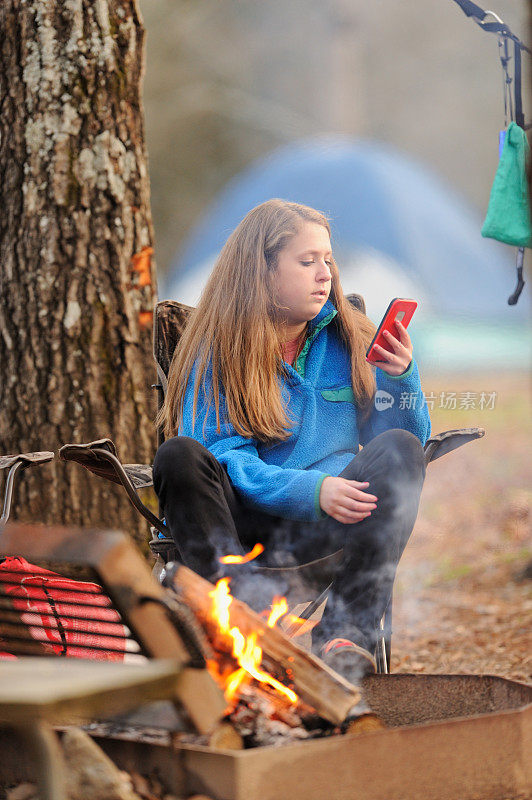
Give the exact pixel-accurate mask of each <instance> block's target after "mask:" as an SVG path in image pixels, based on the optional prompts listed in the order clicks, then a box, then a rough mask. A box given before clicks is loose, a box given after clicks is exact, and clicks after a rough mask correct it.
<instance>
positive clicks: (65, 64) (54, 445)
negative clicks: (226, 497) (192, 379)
mask: <svg viewBox="0 0 532 800" xmlns="http://www.w3.org/2000/svg"><path fill="white" fill-rule="evenodd" d="M0 36H1V38H2V45H1V49H0V109H1V122H0V204H1V208H2V213H1V214H0V297H1V303H0V454H7V453H15V452H23V451H32V450H55V451H57V449H58V448H59V446H60V445H62V444H64V443H66V442H86V441H90V440H92V439H95V438H100V437H103V436H109V437H110V438H112V439H113V440H114V441H115V443H116V445H117V448H118V452H119V455H120V457H121V459H122V460H123V461H126V462H130V463H131V462H135V463H150V462H151V460H152V458H153V454H154V449H155V431H154V426H153V418H154V411H155V399H154V398H153V397H152V394H153V392H152V390H150V388H149V386H150V383H152V382H153V375H154V372H153V362H152V358H151V353H150V350H151V347H150V344H151V319H152V315H151V312H152V309H153V304H154V300H155V291H156V289H155V265H154V262H153V260H152V258H151V254H152V245H153V229H152V221H151V212H150V199H149V178H148V170H147V156H146V150H145V145H144V121H143V112H142V99H141V86H142V80H143V71H144V28H143V24H142V19H141V16H140V12H139V9H138V6H137V0H46V2H42V0H2V3H1V5H0ZM15 503H16V504H15V506H14V515H15V516H16V517H18V518H19V519H25V520H28V519H29V520H34V521H42V522H47V523H49V522H51V521H54V522H58V521H60V522H63V523H74V524H78V525H84V526H85V525H91V526H92V525H95V526H102V525H105V526H106V527H109V526H110V525H112V526H113V527H121V528H122V529H125V530H127V531H129V532H131V533H132V534H133V535H135V536H136V537H137V538H138V539H139V538H142V539H145V538H146V532H147V531H146V523H144V522H143V521H142V520H140V518H138V515H137V514H136V512H135V511H134V510H133V509H132V508H131V507H130V505H129V503H128V501H127V499H126V497H125V494H124V495H123V496H122V492H121V490H120V489H119V488H118V487H114V486H112V485H111V484H108V483H106V482H105V481H100V480H98V479H97V478H94V477H92V476H90V475H88V474H87V473H86V472H85V470H82V469H80V468H77V467H76V466H74V465H63V464H61V463H60V462H59V460H58V459H56V460H55V461H54V462H52V463H51V464H47V465H44V466H43V467H39V468H32V469H29V470H27V471H25V473H24V475H23V476H22V478H20V479H19V480H18V487H17V489H16V493H15Z"/></svg>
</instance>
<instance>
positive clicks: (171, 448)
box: [153, 436, 208, 475]
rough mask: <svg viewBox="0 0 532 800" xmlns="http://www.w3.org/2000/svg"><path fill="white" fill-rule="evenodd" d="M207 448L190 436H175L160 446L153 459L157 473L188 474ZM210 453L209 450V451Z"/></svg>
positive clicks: (154, 469)
mask: <svg viewBox="0 0 532 800" xmlns="http://www.w3.org/2000/svg"><path fill="white" fill-rule="evenodd" d="M205 450H206V448H205V447H204V446H203V445H202V444H201V443H200V442H198V441H196V439H192V438H191V437H190V436H173V437H172V438H171V439H167V440H166V441H165V442H163V443H162V445H161V446H160V447H159V449H158V450H157V452H156V454H155V458H154V460H153V472H154V475H155V474H161V473H171V474H178V473H182V474H187V472H188V471H190V469H191V467H192V466H193V465H194V464H195V463H197V462H198V460H199V459H200V458H202V457H203V451H205ZM207 453H208V451H207Z"/></svg>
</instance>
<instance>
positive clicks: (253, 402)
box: [157, 198, 375, 442]
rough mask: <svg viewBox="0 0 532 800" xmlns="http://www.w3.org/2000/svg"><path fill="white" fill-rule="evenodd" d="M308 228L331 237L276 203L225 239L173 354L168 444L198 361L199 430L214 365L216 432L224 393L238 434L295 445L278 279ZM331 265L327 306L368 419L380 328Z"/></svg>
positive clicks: (316, 215)
mask: <svg viewBox="0 0 532 800" xmlns="http://www.w3.org/2000/svg"><path fill="white" fill-rule="evenodd" d="M302 222H315V223H317V224H318V225H323V227H324V228H326V229H327V232H328V234H329V236H330V235H331V230H330V226H329V222H328V220H327V217H326V216H325V215H324V214H322V213H321V212H319V211H316V210H315V209H313V208H310V207H309V206H304V205H300V204H299V203H291V202H288V201H287V200H280V199H278V198H274V199H272V200H268V201H267V202H265V203H261V204H260V205H258V206H256V207H255V208H253V209H251V211H250V212H249V213H248V214H246V216H245V217H244V219H243V220H242V222H240V224H239V225H238V226H237V228H235V230H234V231H233V233H232V234H231V235H230V236H229V238H228V239H227V241H226V243H225V245H224V247H223V248H222V250H221V252H220V254H219V256H218V258H217V260H216V263H215V265H214V269H213V270H212V273H211V275H210V277H209V279H208V281H207V284H206V286H205V288H204V290H203V292H202V294H201V298H200V301H199V304H198V306H197V308H196V309H195V310H194V311H192V312H191V315H190V319H189V321H188V322H187V325H186V327H185V330H184V332H183V334H182V336H181V340H180V343H179V345H178V347H177V348H176V351H175V353H174V357H173V360H172V364H171V366H170V371H169V375H168V389H167V392H166V397H165V402H164V405H163V407H162V409H161V411H160V412H159V415H158V417H157V424H158V425H164V432H165V436H166V437H170V436H176V435H177V431H178V427H179V424H180V423H181V420H182V416H183V404H184V396H185V389H186V386H187V382H188V379H189V376H190V373H191V371H192V368H193V366H194V362H195V361H196V359H198V361H197V366H196V375H195V381H194V399H193V418H194V422H195V417H196V408H197V400H198V393H199V389H200V383H202V382H203V390H204V391H205V383H204V379H205V373H206V369H207V367H208V365H209V361H210V362H211V368H212V385H211V391H210V394H209V395H208V396H207V403H208V404H210V403H211V402H212V400H213V399H214V404H215V410H216V423H217V431H218V432H220V389H221V387H223V393H224V396H225V402H226V408H227V415H228V420H229V422H230V423H231V424H232V425H233V427H234V428H235V430H236V431H237V433H238V434H240V435H241V436H244V437H254V438H255V439H258V440H260V441H263V442H267V441H271V440H272V439H277V440H284V439H288V438H289V437H290V435H291V430H290V420H289V417H288V415H287V412H286V408H285V405H284V403H283V400H282V397H281V390H280V386H279V383H278V380H277V376H278V375H279V374H280V373H285V374H286V368H285V367H283V363H284V362H283V359H282V355H281V340H280V337H279V332H280V328H279V325H278V324H276V320H277V319H278V318H279V317H278V306H276V303H275V300H274V291H273V276H274V274H275V269H276V267H277V256H278V254H279V252H280V250H282V249H283V248H284V247H285V246H286V244H287V242H288V240H289V239H290V238H291V237H292V236H294V235H296V234H297V233H298V230H299V228H300V226H301V223H302ZM331 263H332V266H331V273H332V280H331V292H330V295H329V298H330V300H331V302H332V303H333V304H334V306H335V307H336V309H337V311H338V314H337V316H336V317H335V319H334V322H335V324H336V325H337V328H338V331H339V333H340V336H341V338H342V339H343V341H344V342H345V344H346V346H347V348H348V352H349V351H350V353H351V383H352V388H353V393H354V396H355V400H356V403H357V406H358V407H359V409H360V410H361V411H362V413H368V410H369V404H370V401H371V399H372V397H373V395H374V392H375V378H374V375H373V372H372V370H371V367H370V366H369V364H368V363H367V361H366V360H365V352H366V349H367V347H368V345H369V343H370V341H371V339H372V338H373V335H374V333H375V326H374V324H373V323H372V322H371V321H370V320H369V319H368V317H366V315H365V314H363V313H362V312H361V311H358V310H357V309H355V308H353V306H352V305H351V303H350V302H349V301H348V300H347V299H346V298H345V296H344V293H343V291H342V287H341V285H340V278H339V275H338V267H337V266H336V263H335V261H334V259H331Z"/></svg>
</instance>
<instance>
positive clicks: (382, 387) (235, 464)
mask: <svg viewBox="0 0 532 800" xmlns="http://www.w3.org/2000/svg"><path fill="white" fill-rule="evenodd" d="M336 314H337V311H336V309H335V307H334V305H333V304H332V302H331V301H330V300H328V301H327V302H326V303H325V305H324V306H323V308H322V309H321V311H320V312H319V314H317V315H316V316H315V317H314V319H313V320H311V321H310V322H309V333H308V336H307V340H306V342H305V345H304V347H303V350H302V351H301V353H300V355H299V356H298V358H297V360H296V362H295V364H294V366H293V367H292V366H290V365H289V364H286V367H287V371H288V373H289V375H288V378H283V377H280V378H279V381H280V385H281V393H282V397H283V400H284V401H285V402H286V404H287V412H288V416H289V417H290V418H291V419H292V420H295V422H294V423H293V425H292V429H291V430H292V434H291V436H290V437H289V438H288V439H286V440H285V441H283V442H279V441H276V442H273V443H263V442H260V441H258V440H255V439H250V438H245V437H243V436H240V435H239V434H238V433H237V432H236V431H235V429H234V428H233V426H232V425H231V424H230V423H229V421H228V419H227V410H226V406H225V402H224V397H223V395H222V397H221V398H220V429H221V432H220V433H217V432H216V413H215V408H214V403H211V404H210V408H209V411H208V415H207V419H206V421H205V409H206V403H205V395H204V393H203V390H202V388H201V384H200V391H199V393H198V404H197V408H196V422H195V426H194V431H193V430H192V402H193V394H194V377H195V371H194V370H193V371H192V374H191V376H190V378H189V381H188V384H187V389H186V392H185V400H184V407H183V422H182V424H181V426H180V428H179V431H178V434H179V435H180V436H191V437H192V438H194V439H196V440H197V441H199V442H201V444H203V445H204V446H205V447H206V448H207V449H208V450H210V452H211V453H212V454H213V455H214V456H215V458H216V459H217V460H218V461H219V462H220V463H221V464H223V465H224V466H225V468H226V470H227V473H228V475H229V479H230V481H231V483H232V485H233V486H234V488H235V489H236V491H237V492H238V494H239V496H240V498H241V500H242V502H243V503H244V504H245V505H247V506H249V507H251V508H257V509H259V510H261V511H264V512H266V513H268V514H272V515H274V516H278V517H283V518H285V519H296V520H310V521H317V520H319V519H323V518H324V517H326V516H327V515H326V514H325V513H324V512H323V511H322V509H321V508H320V505H319V493H320V488H321V484H322V482H323V480H324V478H326V477H327V476H331V475H332V476H338V475H339V474H340V473H341V472H342V470H343V469H344V468H345V467H346V466H347V465H348V464H349V462H350V461H351V459H352V458H353V457H354V456H355V454H356V453H358V450H359V443H360V444H361V445H362V446H364V445H365V444H367V443H368V442H369V441H371V439H373V438H374V437H375V436H377V435H378V434H379V433H382V432H383V431H386V430H388V429H390V428H404V429H405V430H408V431H411V432H412V433H414V434H415V435H416V436H417V437H418V438H419V439H420V441H421V443H422V444H425V442H426V441H427V439H428V438H429V436H430V418H429V414H428V411H427V405H426V403H424V402H423V392H422V389H421V384H420V379H419V372H418V368H417V364H416V362H415V360H412V362H411V363H410V366H409V367H408V369H407V370H406V372H404V373H403V374H402V375H398V376H397V377H392V376H390V375H387V374H386V373H385V372H383V370H381V369H379V368H374V369H376V384H377V392H376V395H375V401H374V404H373V407H372V411H371V414H370V416H369V417H368V418H367V420H366V421H365V422H362V421H360V420H359V419H358V417H357V407H356V405H355V402H354V396H353V391H352V388H351V362H350V355H349V353H348V351H347V348H346V346H345V344H344V343H343V342H342V340H341V338H340V336H339V334H338V330H337V327H336V325H334V324H333V325H331V322H332V320H333V319H334V317H335V316H336ZM209 388H210V386H209V372H207V375H206V390H207V395H208V392H209ZM204 421H205V425H204V424H203V423H204Z"/></svg>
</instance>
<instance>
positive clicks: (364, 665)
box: [320, 639, 377, 686]
mask: <svg viewBox="0 0 532 800" xmlns="http://www.w3.org/2000/svg"><path fill="white" fill-rule="evenodd" d="M320 657H321V660H322V661H324V662H325V664H327V666H328V667H330V668H331V669H333V670H334V671H335V672H338V674H339V675H342V677H344V678H345V679H346V680H347V681H349V683H353V684H354V685H355V686H356V685H358V684H359V683H360V681H361V680H362V678H364V676H365V675H371V674H372V673H375V672H376V671H377V663H376V661H375V658H374V657H373V656H372V655H371V653H370V652H369V651H368V650H365V649H364V648H363V647H360V645H358V644H355V643H354V642H352V641H351V640H350V639H330V641H328V642H327V643H326V644H324V645H323V647H322V648H321V651H320Z"/></svg>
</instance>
